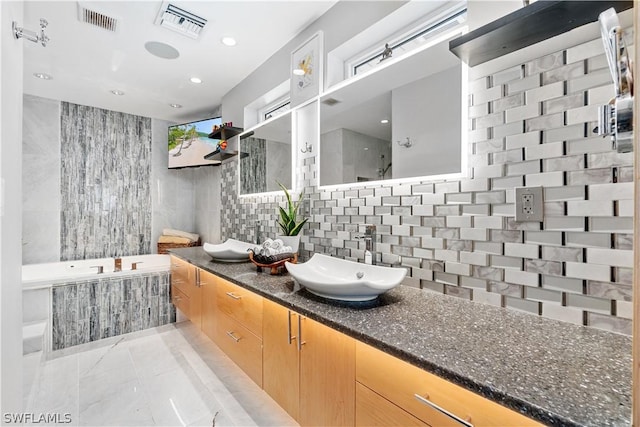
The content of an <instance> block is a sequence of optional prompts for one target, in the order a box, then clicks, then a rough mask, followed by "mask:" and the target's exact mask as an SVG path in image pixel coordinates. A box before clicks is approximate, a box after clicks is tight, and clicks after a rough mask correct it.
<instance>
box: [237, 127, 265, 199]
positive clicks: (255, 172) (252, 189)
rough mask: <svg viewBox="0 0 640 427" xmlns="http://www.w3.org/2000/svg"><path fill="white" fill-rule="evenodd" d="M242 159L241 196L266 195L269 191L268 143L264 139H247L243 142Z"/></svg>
mask: <svg viewBox="0 0 640 427" xmlns="http://www.w3.org/2000/svg"><path fill="white" fill-rule="evenodd" d="M242 151H243V153H245V154H247V155H246V156H244V157H241V158H240V163H241V164H242V167H241V168H240V194H251V193H264V192H265V191H267V183H266V181H265V177H266V176H267V141H266V140H265V139H262V138H253V137H251V138H247V139H245V140H243V141H242Z"/></svg>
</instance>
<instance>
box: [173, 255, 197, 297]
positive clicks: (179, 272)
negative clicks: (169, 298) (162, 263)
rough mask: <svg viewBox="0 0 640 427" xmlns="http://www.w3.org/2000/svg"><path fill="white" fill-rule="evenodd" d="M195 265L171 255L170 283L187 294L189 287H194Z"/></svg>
mask: <svg viewBox="0 0 640 427" xmlns="http://www.w3.org/2000/svg"><path fill="white" fill-rule="evenodd" d="M194 272H195V267H194V266H193V265H191V264H189V263H188V262H186V261H183V260H181V259H180V258H178V257H175V256H173V255H171V284H172V285H173V286H176V287H177V288H178V289H180V290H181V291H182V292H183V293H185V294H186V295H187V296H189V295H190V292H191V287H195V273H194Z"/></svg>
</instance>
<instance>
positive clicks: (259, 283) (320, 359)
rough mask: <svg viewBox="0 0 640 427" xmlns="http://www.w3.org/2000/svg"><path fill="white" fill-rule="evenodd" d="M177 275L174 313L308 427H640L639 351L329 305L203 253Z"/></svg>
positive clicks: (489, 319) (392, 308)
mask: <svg viewBox="0 0 640 427" xmlns="http://www.w3.org/2000/svg"><path fill="white" fill-rule="evenodd" d="M172 269H173V270H174V271H173V272H172V292H175V293H173V294H172V298H174V300H175V298H179V300H178V301H176V306H177V307H178V308H180V309H181V310H182V311H183V312H184V314H185V315H187V316H188V317H189V318H190V320H191V321H192V322H194V323H195V324H196V325H197V326H198V327H200V328H201V329H202V330H203V332H204V333H205V334H207V335H208V336H209V337H210V338H211V339H212V340H213V341H215V342H216V344H218V345H219V346H220V348H222V350H223V351H225V352H226V353H227V354H228V355H229V357H231V358H232V359H233V360H234V361H235V363H236V364H238V366H240V367H241V368H242V369H243V370H244V371H245V372H246V373H247V374H248V375H249V377H251V378H252V379H253V380H254V381H255V382H256V383H257V384H258V385H260V386H261V387H263V389H264V390H265V391H266V392H267V393H268V394H269V395H270V396H271V397H272V398H273V399H274V400H276V401H277V402H278V403H279V404H280V405H281V406H282V407H283V408H284V409H285V410H286V411H287V412H289V414H291V415H292V416H293V417H294V418H295V419H296V420H297V421H298V422H299V423H300V424H301V425H313V424H315V425H368V426H370V425H381V426H382V425H385V426H388V425H394V424H395V425H474V426H483V425H487V426H492V425H493V426H508V425H513V426H524V425H540V424H547V425H576V426H578V425H580V426H581V425H585V426H586V425H593V426H600V425H626V424H629V422H630V417H631V339H630V337H626V336H623V335H617V334H612V333H609V332H604V331H599V330H595V329H592V328H584V327H581V326H576V325H572V324H568V323H563V322H558V321H553V320H549V319H544V318H541V317H537V316H533V315H530V314H525V313H519V312H514V311H511V310H505V309H501V308H498V307H492V306H484V305H480V306H479V304H478V303H473V302H469V301H465V300H462V299H459V298H454V297H450V296H446V295H440V294H435V293H429V292H424V291H421V290H419V289H414V288H410V287H406V286H399V287H397V288H395V289H393V290H391V291H389V292H386V293H385V294H383V295H381V296H380V297H379V298H378V299H377V300H376V301H375V302H374V303H367V304H359V303H356V304H353V303H349V304H342V303H336V302H330V301H327V300H324V299H321V298H319V297H316V296H314V295H313V294H311V293H309V292H307V291H305V290H304V289H302V290H297V289H295V284H294V283H293V280H292V279H291V277H290V276H289V275H287V274H285V275H282V276H272V275H269V274H264V273H258V272H256V270H255V267H254V266H253V265H252V264H248V263H244V264H223V263H217V262H213V261H211V259H210V257H209V256H208V255H207V254H206V253H205V252H204V251H203V250H202V248H199V247H198V248H185V249H177V250H173V251H172ZM185 280H186V282H185ZM174 282H175V283H174ZM185 286H186V287H185ZM185 298H188V305H186V307H187V308H186V311H185V310H183V309H182V308H181V305H182V307H185V303H184V299H185ZM471 304H474V306H473V310H472V309H470V305H471ZM196 305H197V306H198V307H195V306H196Z"/></svg>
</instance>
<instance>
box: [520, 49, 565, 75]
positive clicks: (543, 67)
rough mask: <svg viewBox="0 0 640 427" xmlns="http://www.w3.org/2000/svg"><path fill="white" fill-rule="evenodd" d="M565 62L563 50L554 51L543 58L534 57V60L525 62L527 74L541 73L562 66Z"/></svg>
mask: <svg viewBox="0 0 640 427" xmlns="http://www.w3.org/2000/svg"><path fill="white" fill-rule="evenodd" d="M563 64H564V56H563V53H562V51H559V52H554V53H551V54H549V55H546V56H543V57H541V58H537V59H534V60H533V61H530V62H527V63H526V64H525V72H526V75H527V76H530V75H532V74H537V73H541V72H543V71H548V70H551V69H554V68H558V67H561V66H562V65H563Z"/></svg>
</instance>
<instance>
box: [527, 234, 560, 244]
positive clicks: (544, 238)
mask: <svg viewBox="0 0 640 427" xmlns="http://www.w3.org/2000/svg"><path fill="white" fill-rule="evenodd" d="M524 243H529V244H540V245H554V246H562V232H560V231H525V232H524Z"/></svg>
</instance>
